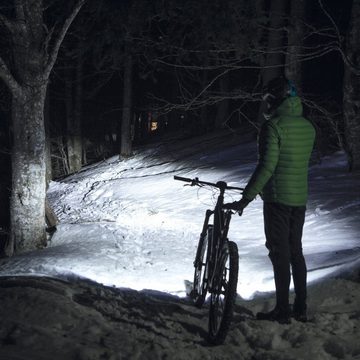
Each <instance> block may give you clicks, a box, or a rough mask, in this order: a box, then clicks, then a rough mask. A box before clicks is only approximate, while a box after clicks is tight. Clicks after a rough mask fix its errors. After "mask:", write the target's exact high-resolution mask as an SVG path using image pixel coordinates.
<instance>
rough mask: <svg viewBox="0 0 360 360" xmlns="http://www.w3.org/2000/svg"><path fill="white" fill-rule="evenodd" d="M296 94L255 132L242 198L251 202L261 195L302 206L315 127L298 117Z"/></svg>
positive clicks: (271, 200)
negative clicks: (253, 161)
mask: <svg viewBox="0 0 360 360" xmlns="http://www.w3.org/2000/svg"><path fill="white" fill-rule="evenodd" d="M302 112H303V108H302V104H301V101H300V99H299V97H297V96H295V97H288V98H286V99H285V100H284V101H283V102H282V103H281V105H280V106H279V107H278V108H277V110H276V112H275V114H274V116H273V118H271V119H270V120H268V121H266V122H265V123H264V124H263V126H262V128H261V130H260V134H259V143H258V146H259V159H258V164H257V167H256V169H255V171H254V173H253V175H252V176H251V178H250V180H249V183H248V184H247V186H246V187H245V190H244V193H243V197H244V198H245V199H246V200H248V201H252V200H253V199H254V198H255V196H256V195H258V194H261V197H262V199H263V200H264V201H267V202H276V203H281V204H285V205H289V206H304V205H305V204H306V201H307V197H308V165H309V159H310V156H311V152H312V149H313V146H314V140H315V129H314V127H313V125H312V124H311V123H310V122H309V121H308V120H306V119H305V118H304V117H302Z"/></svg>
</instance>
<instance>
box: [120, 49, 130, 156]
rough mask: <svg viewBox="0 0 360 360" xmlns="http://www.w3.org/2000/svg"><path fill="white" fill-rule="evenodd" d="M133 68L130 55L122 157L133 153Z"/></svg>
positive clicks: (128, 57)
mask: <svg viewBox="0 0 360 360" xmlns="http://www.w3.org/2000/svg"><path fill="white" fill-rule="evenodd" d="M132 68H133V58H132V55H131V54H130V53H128V54H127V55H126V59H125V65H124V95H123V112H122V120H121V145H120V155H121V156H130V155H131V152H132V139H131V121H132V109H131V108H132V85H133V84H132Z"/></svg>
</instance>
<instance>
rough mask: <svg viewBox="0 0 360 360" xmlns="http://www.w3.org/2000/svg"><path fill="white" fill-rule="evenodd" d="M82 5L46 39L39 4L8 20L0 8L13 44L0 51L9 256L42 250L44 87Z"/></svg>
mask: <svg viewBox="0 0 360 360" xmlns="http://www.w3.org/2000/svg"><path fill="white" fill-rule="evenodd" d="M84 2H85V0H78V1H77V2H76V3H75V4H74V7H73V9H72V12H71V13H70V14H69V15H68V17H66V19H65V21H64V23H63V24H62V26H60V27H59V28H58V29H57V30H58V31H57V32H56V31H55V32H52V31H51V32H49V33H46V29H47V28H49V27H48V26H46V24H45V23H44V18H43V11H44V6H43V1H42V0H17V1H14V2H13V4H12V5H11V6H13V8H12V10H13V11H12V12H10V13H11V14H12V16H13V17H14V18H11V19H9V18H7V17H6V16H5V15H3V14H1V10H2V9H1V7H0V21H1V23H2V25H3V26H5V27H6V28H7V30H8V31H7V32H5V33H6V36H8V37H9V39H8V40H9V43H11V47H9V48H5V51H4V50H3V48H1V49H0V79H1V80H2V81H4V83H5V84H6V85H7V86H8V88H9V90H10V92H11V94H12V130H13V134H12V135H13V148H12V193H11V200H10V215H11V220H10V223H11V236H10V239H9V242H8V244H7V245H6V249H5V253H6V254H7V255H8V256H11V255H13V254H14V252H15V251H16V252H21V251H25V250H31V249H35V248H38V247H42V246H44V245H45V244H46V235H45V194H46V192H45V191H46V190H45V188H46V176H45V175H46V165H45V124H44V103H45V95H46V87H47V84H48V81H49V75H50V72H51V70H52V68H53V66H54V63H55V61H56V58H57V55H58V51H59V48H60V45H61V43H62V41H63V39H64V37H65V34H66V32H67V30H68V28H69V26H70V24H71V23H72V21H73V20H74V18H75V16H76V15H77V13H78V12H79V10H80V8H81V6H82V5H83V4H84ZM54 33H56V35H54ZM5 43H6V42H5ZM49 44H51V45H50V48H49Z"/></svg>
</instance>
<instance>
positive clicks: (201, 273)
mask: <svg viewBox="0 0 360 360" xmlns="http://www.w3.org/2000/svg"><path fill="white" fill-rule="evenodd" d="M212 233H213V226H212V225H208V227H207V231H206V235H205V236H204V237H203V238H200V240H199V245H198V249H197V252H196V259H195V263H194V266H195V272H194V287H193V291H192V293H191V297H192V299H193V300H194V303H195V305H196V306H197V307H201V306H202V305H203V304H204V301H205V297H206V294H207V290H208V271H209V264H208V257H209V244H211V239H212Z"/></svg>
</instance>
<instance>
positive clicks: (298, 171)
mask: <svg viewBox="0 0 360 360" xmlns="http://www.w3.org/2000/svg"><path fill="white" fill-rule="evenodd" d="M266 90H267V92H266V94H265V96H264V98H265V100H266V101H267V102H268V104H269V112H270V114H271V115H270V116H269V119H268V120H267V121H265V122H264V124H263V125H262V127H261V130H260V133H259V139H258V153H259V154H258V155H259V156H258V164H257V166H256V169H255V171H254V173H253V174H252V176H251V178H250V180H249V182H248V184H247V185H246V187H245V189H244V192H243V196H242V199H241V200H240V201H235V202H233V203H231V204H226V205H225V207H227V208H231V209H234V210H237V211H238V212H239V214H240V215H241V214H242V211H243V209H244V208H245V207H246V206H247V205H248V204H249V203H250V202H251V201H252V200H254V198H255V197H256V196H257V195H258V194H260V196H261V198H262V199H263V201H264V209H263V212H264V225H265V236H266V247H267V248H268V250H269V257H270V260H271V262H272V265H273V269H274V279H275V288H276V306H275V308H274V309H273V310H272V311H270V312H268V313H263V312H261V313H258V314H257V318H258V319H260V320H273V321H278V322H280V323H289V322H290V316H291V315H293V316H294V318H295V319H296V320H299V321H304V322H305V321H306V320H307V315H306V272H307V270H306V263H305V259H304V256H303V251H302V230H303V225H304V219H305V210H306V202H307V197H308V166H309V160H310V156H311V153H312V149H313V146H314V140H315V129H314V127H313V125H312V124H311V122H310V121H309V120H307V119H306V118H304V117H303V107H302V103H301V100H300V98H299V97H298V96H296V92H295V89H294V87H293V85H292V84H291V83H290V82H288V81H287V80H286V79H285V78H283V77H280V78H276V79H274V80H273V81H271V82H270V83H269V85H268V88H267V89H266ZM290 266H291V269H292V275H293V281H294V287H295V302H294V305H293V309H292V312H291V311H290V306H289V286H290V278H291V273H290Z"/></svg>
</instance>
